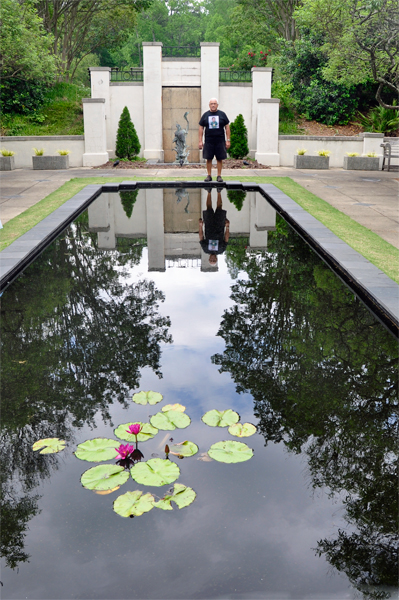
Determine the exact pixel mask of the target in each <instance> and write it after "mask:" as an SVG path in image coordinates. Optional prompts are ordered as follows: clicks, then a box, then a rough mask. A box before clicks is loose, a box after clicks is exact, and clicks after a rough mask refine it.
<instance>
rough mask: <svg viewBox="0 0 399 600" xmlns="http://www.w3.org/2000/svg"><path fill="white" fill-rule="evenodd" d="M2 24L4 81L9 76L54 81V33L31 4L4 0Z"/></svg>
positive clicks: (0, 15) (0, 10) (0, 57)
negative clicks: (51, 52)
mask: <svg viewBox="0 0 399 600" xmlns="http://www.w3.org/2000/svg"><path fill="white" fill-rule="evenodd" d="M0 23H1V36H0V72H1V79H2V84H4V82H7V81H8V80H10V79H19V80H21V79H28V80H30V81H32V80H33V81H35V80H36V81H38V80H39V81H41V82H50V81H52V80H53V78H54V75H55V69H56V65H55V59H54V57H53V56H52V55H51V54H50V49H51V45H52V43H53V36H52V35H51V34H49V33H47V32H46V30H45V29H44V27H43V21H42V19H41V18H40V17H39V16H38V15H37V13H36V11H35V8H34V6H33V5H32V3H27V2H26V3H21V2H18V0H2V2H1V4H0Z"/></svg>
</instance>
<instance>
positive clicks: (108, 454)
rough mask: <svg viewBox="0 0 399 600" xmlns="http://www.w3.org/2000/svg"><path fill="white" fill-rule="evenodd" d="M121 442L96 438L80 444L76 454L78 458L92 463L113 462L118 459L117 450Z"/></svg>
mask: <svg viewBox="0 0 399 600" xmlns="http://www.w3.org/2000/svg"><path fill="white" fill-rule="evenodd" d="M119 445H120V442H117V441H116V440H109V439H107V438H94V439H93V440H86V441H85V442H82V444H79V446H78V447H77V448H76V452H74V454H75V456H76V458H79V459H80V460H88V461H90V462H101V461H103V460H111V459H112V458H116V454H117V452H116V449H115V448H117V447H118V446H119Z"/></svg>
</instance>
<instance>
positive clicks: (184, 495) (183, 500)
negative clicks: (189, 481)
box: [155, 483, 197, 510]
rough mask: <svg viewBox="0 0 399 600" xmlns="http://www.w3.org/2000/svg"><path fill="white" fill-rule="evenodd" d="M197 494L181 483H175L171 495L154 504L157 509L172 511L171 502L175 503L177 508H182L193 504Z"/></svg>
mask: <svg viewBox="0 0 399 600" xmlns="http://www.w3.org/2000/svg"><path fill="white" fill-rule="evenodd" d="M196 496H197V494H196V493H195V492H194V490H193V489H192V488H190V487H187V486H185V485H183V484H182V483H175V486H174V490H173V494H167V495H166V496H164V497H163V498H161V500H159V501H158V502H156V503H155V506H156V507H157V508H161V509H162V510H173V507H172V505H171V502H175V503H176V504H177V507H178V508H184V507H185V506H189V504H191V503H192V502H194V500H195V498H196Z"/></svg>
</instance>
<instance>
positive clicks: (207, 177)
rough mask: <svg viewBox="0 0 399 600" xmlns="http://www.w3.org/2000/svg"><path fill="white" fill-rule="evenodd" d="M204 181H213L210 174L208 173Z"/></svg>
mask: <svg viewBox="0 0 399 600" xmlns="http://www.w3.org/2000/svg"><path fill="white" fill-rule="evenodd" d="M204 181H212V177H211V176H210V175H207V176H206V177H205V179H204Z"/></svg>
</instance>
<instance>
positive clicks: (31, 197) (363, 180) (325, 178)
mask: <svg viewBox="0 0 399 600" xmlns="http://www.w3.org/2000/svg"><path fill="white" fill-rule="evenodd" d="M223 175H225V176H226V177H227V176H229V177H238V176H244V177H254V176H257V177H291V178H292V179H293V180H294V181H296V182H297V183H298V184H299V185H301V186H303V187H304V188H305V189H307V190H309V191H310V192H312V193H313V194H315V195H316V196H318V197H319V198H322V199H323V200H325V201H326V202H328V203H329V204H330V205H331V206H334V207H335V208H337V209H338V210H340V211H341V212H343V213H345V214H346V215H348V216H349V217H351V218H352V219H354V220H355V221H357V222H358V223H360V224H361V225H364V226H365V227H367V228H368V229H370V230H371V231H374V232H375V233H377V235H379V236H380V237H381V238H383V239H384V240H386V241H387V242H389V243H390V244H392V245H393V246H395V247H396V248H399V203H398V180H399V177H398V173H397V172H389V173H388V172H386V171H373V172H368V171H344V170H343V169H329V170H328V171H325V170H321V171H310V170H307V169H306V170H298V169H293V168H290V167H275V168H271V169H242V170H239V169H230V170H227V169H226V170H224V171H223ZM115 176H118V177H126V178H127V177H133V176H134V177H143V178H148V177H150V178H151V177H160V178H162V179H163V178H167V177H191V178H194V179H196V180H202V179H203V178H205V176H206V170H205V167H204V168H203V169H180V168H178V167H172V168H170V169H159V168H157V167H156V165H154V169H131V170H130V169H104V170H102V169H91V168H88V167H87V168H72V169H68V170H66V171H41V172H40V173H38V172H37V171H33V170H31V169H16V170H15V171H7V172H2V173H1V175H0V197H1V200H0V218H1V220H2V222H3V223H6V222H7V221H9V220H10V219H13V218H14V217H15V216H17V215H19V214H20V213H21V212H23V211H24V210H26V209H27V208H29V207H30V206H33V205H34V204H36V203H37V202H39V201H40V200H42V198H45V197H46V196H47V195H48V194H50V193H51V192H53V191H55V190H57V189H58V188H59V187H60V186H61V185H62V184H63V183H65V182H66V181H69V180H70V179H72V178H74V177H115Z"/></svg>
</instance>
